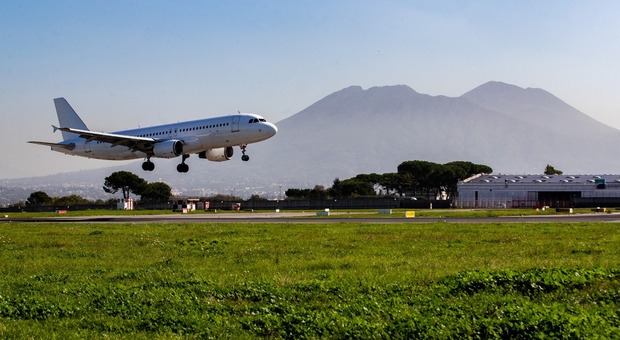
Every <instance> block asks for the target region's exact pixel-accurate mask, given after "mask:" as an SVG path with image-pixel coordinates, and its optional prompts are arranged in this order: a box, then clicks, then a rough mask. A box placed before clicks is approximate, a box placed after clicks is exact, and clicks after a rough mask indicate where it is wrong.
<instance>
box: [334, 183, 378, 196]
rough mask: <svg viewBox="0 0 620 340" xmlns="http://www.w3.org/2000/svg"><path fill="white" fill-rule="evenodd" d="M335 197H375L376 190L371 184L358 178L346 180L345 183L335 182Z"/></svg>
mask: <svg viewBox="0 0 620 340" xmlns="http://www.w3.org/2000/svg"><path fill="white" fill-rule="evenodd" d="M332 192H333V197H336V198H351V197H360V196H375V195H376V193H375V189H374V187H373V185H372V184H371V183H369V182H365V181H361V180H359V179H356V178H349V179H345V180H344V181H341V180H337V181H336V180H335V181H334V185H333V186H332Z"/></svg>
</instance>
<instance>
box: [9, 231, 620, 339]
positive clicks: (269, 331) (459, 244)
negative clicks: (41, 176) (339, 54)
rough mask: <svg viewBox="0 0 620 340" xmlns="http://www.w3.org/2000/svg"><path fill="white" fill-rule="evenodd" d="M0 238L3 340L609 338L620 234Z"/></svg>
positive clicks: (618, 292) (67, 234) (619, 321)
mask: <svg viewBox="0 0 620 340" xmlns="http://www.w3.org/2000/svg"><path fill="white" fill-rule="evenodd" d="M618 228H619V226H618V225H617V224H613V223H575V224H555V223H541V224H533V223H527V224H502V223H486V224H452V223H429V224H406V223H403V224H380V223H366V224H355V223H347V222H344V221H343V222H342V223H325V224H321V223H317V224H308V223H299V224H297V223H274V224H254V223H251V224H233V223H230V224H227V223H226V224H210V223H200V224H191V223H188V224H172V223H160V224H155V223H150V224H149V223H137V224H96V223H91V224H81V223H70V224H44V223H2V224H0V277H1V280H0V337H2V338H92V337H95V338H100V337H112V338H153V337H155V338H176V337H189V338H256V337H269V338H295V339H297V338H347V339H348V338H438V339H449V338H450V339H452V338H508V337H512V338H591V337H600V338H618V337H620V232H619V230H618Z"/></svg>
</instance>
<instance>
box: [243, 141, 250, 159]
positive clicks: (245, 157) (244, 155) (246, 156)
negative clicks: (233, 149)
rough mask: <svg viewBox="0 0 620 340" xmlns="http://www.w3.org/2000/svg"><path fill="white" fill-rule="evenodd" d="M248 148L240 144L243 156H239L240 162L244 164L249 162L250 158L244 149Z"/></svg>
mask: <svg viewBox="0 0 620 340" xmlns="http://www.w3.org/2000/svg"><path fill="white" fill-rule="evenodd" d="M247 147H248V145H247V144H241V153H242V154H243V156H241V160H242V161H244V162H247V161H249V160H250V156H248V155H246V154H245V149H246V148H247Z"/></svg>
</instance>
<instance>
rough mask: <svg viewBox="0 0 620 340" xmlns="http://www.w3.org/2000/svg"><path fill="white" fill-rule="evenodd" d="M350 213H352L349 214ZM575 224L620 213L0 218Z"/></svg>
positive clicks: (616, 218)
mask: <svg viewBox="0 0 620 340" xmlns="http://www.w3.org/2000/svg"><path fill="white" fill-rule="evenodd" d="M349 215H351V216H349ZM10 222H44V223H78V222H81V223H437V222H445V223H546V222H547V223H550V222H553V223H558V222H559V223H576V222H608V223H609V222H613V223H618V222H620V214H603V213H598V214H576V215H544V216H533V215H529V216H506V217H472V218H466V217H415V218H404V217H370V216H369V217H361V216H360V214H358V213H336V214H332V215H330V216H317V215H316V213H309V212H280V213H276V212H259V213H221V214H166V215H109V216H62V217H61V216H59V217H40V218H19V217H16V216H14V214H12V215H10V216H8V217H4V218H0V223H10Z"/></svg>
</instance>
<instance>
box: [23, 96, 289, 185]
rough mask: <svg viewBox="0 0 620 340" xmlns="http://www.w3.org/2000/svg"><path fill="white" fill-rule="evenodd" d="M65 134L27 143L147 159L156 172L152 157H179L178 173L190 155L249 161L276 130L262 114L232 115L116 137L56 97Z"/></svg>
mask: <svg viewBox="0 0 620 340" xmlns="http://www.w3.org/2000/svg"><path fill="white" fill-rule="evenodd" d="M54 106H55V107H56V114H57V115H58V122H59V125H60V127H57V126H54V125H52V128H53V131H54V132H56V131H58V130H60V131H61V133H62V137H63V141H62V142H59V143H50V142H39V141H28V143H31V144H38V145H44V146H49V147H51V149H52V151H57V152H62V153H64V154H67V155H73V156H80V157H87V158H95V159H105V160H129V159H139V158H144V159H145V161H144V163H142V169H143V170H144V171H153V170H154V169H155V164H154V163H153V162H151V158H175V157H181V164H179V165H178V166H177V171H178V172H181V173H185V172H188V171H189V166H188V165H187V164H185V161H186V160H187V158H189V156H190V155H191V154H198V157H199V158H202V159H207V160H210V161H214V162H222V161H227V160H229V159H231V158H232V156H233V153H234V152H233V147H235V146H239V147H240V148H241V153H242V156H241V160H243V161H248V160H249V159H250V157H249V156H248V155H246V148H247V146H248V144H251V143H257V142H260V141H264V140H266V139H268V138H271V137H273V136H274V135H275V134H276V133H277V132H278V128H277V127H276V126H275V125H274V124H272V123H270V122H268V121H266V120H265V118H263V117H261V116H260V115H257V114H253V113H238V114H234V115H228V116H221V117H214V118H206V119H200V120H192V121H184V122H178V123H172V124H166V125H157V126H151V127H145V128H138V129H133V130H124V131H118V132H112V133H106V132H95V131H91V130H89V129H88V127H86V124H84V121H82V119H81V118H80V117H79V116H78V114H77V113H76V112H75V110H73V108H72V107H71V105H69V102H67V100H66V99H65V98H56V99H54Z"/></svg>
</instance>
